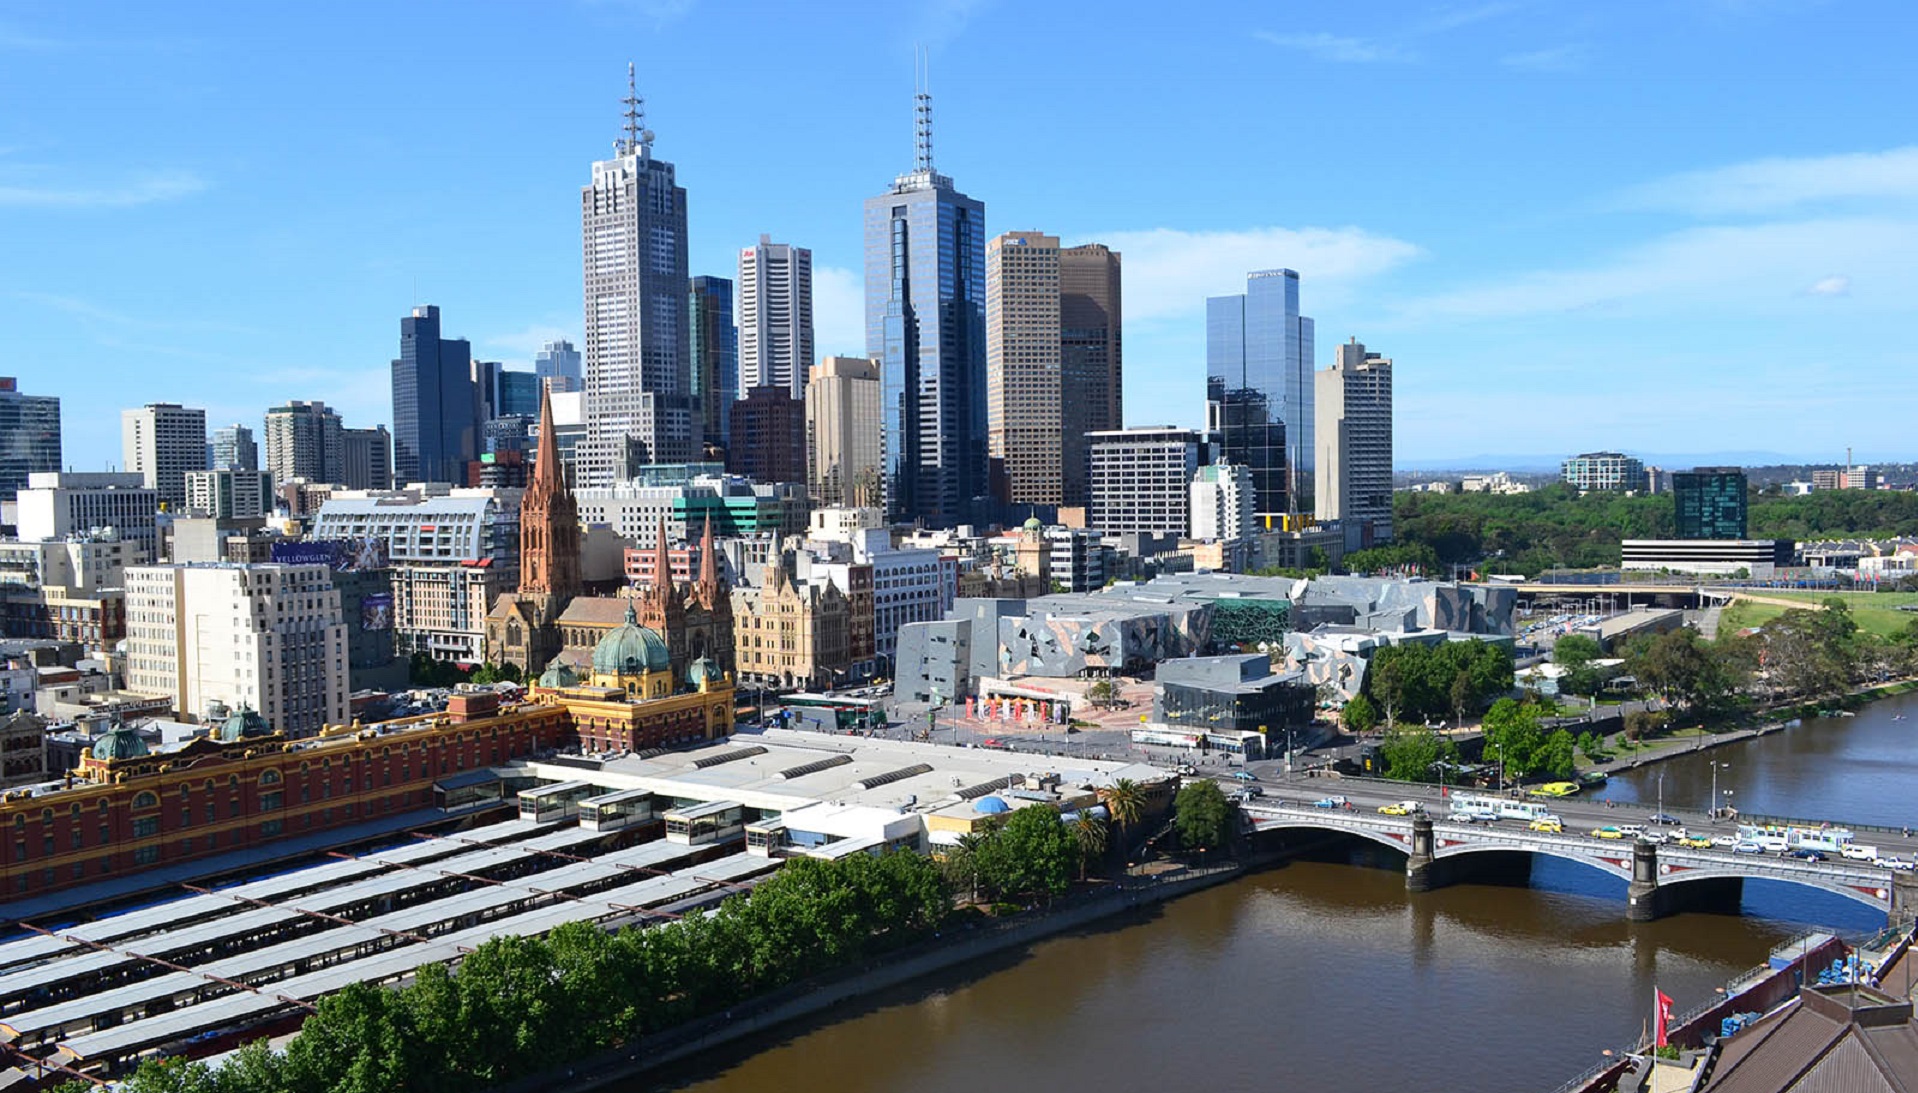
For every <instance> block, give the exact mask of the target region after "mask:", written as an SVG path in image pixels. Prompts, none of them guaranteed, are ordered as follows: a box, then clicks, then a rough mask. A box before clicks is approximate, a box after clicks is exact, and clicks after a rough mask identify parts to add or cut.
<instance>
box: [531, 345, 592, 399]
mask: <svg viewBox="0 0 1918 1093" xmlns="http://www.w3.org/2000/svg"><path fill="white" fill-rule="evenodd" d="M533 375H535V376H537V377H538V378H539V379H540V380H541V385H542V386H544V387H545V388H547V389H548V390H550V391H552V392H553V393H554V394H559V393H562V392H565V391H578V390H580V389H582V388H583V387H584V386H585V379H584V373H583V372H582V371H581V370H580V357H579V350H577V349H574V348H573V343H572V342H569V341H567V340H566V339H565V338H561V339H559V340H558V341H551V342H547V343H546V344H545V345H542V346H540V347H539V352H538V353H537V354H535V355H534V357H533Z"/></svg>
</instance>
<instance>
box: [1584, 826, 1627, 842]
mask: <svg viewBox="0 0 1918 1093" xmlns="http://www.w3.org/2000/svg"><path fill="white" fill-rule="evenodd" d="M1624 837H1625V833H1624V832H1623V831H1620V830H1619V829H1618V828H1616V827H1611V826H1609V825H1608V826H1605V827H1595V828H1593V829H1592V838H1594V839H1622V838H1624Z"/></svg>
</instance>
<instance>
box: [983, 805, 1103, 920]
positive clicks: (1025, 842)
mask: <svg viewBox="0 0 1918 1093" xmlns="http://www.w3.org/2000/svg"><path fill="white" fill-rule="evenodd" d="M980 858H981V861H980V872H981V874H982V875H983V876H984V877H985V887H987V888H989V889H990V890H992V891H993V892H995V893H997V894H999V895H1001V896H1007V897H1014V898H1034V899H1038V900H1041V901H1043V902H1046V903H1050V902H1051V901H1053V900H1054V899H1057V898H1058V897H1060V896H1063V895H1065V893H1066V889H1067V888H1069V887H1071V884H1072V870H1073V866H1074V865H1075V864H1076V863H1077V862H1078V860H1079V845H1078V842H1077V841H1076V840H1075V839H1074V838H1073V835H1072V832H1070V831H1068V830H1066V825H1065V821H1064V820H1062V819H1060V817H1059V814H1058V813H1057V812H1055V811H1053V810H1052V809H1050V808H1047V807H1045V806H1043V805H1030V806H1027V807H1025V808H1021V809H1018V810H1017V811H1015V812H1013V814H1012V815H1011V817H1009V818H1008V819H1007V820H1006V823H1005V826H1004V827H1002V828H1000V829H999V830H998V831H997V832H995V833H994V834H993V836H992V837H991V838H990V839H989V840H988V841H987V843H986V845H985V848H984V850H983V851H982V852H981V854H980Z"/></svg>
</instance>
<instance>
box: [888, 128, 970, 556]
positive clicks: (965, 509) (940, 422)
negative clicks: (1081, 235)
mask: <svg viewBox="0 0 1918 1093" xmlns="http://www.w3.org/2000/svg"><path fill="white" fill-rule="evenodd" d="M916 112H917V125H916V127H915V131H916V136H917V142H916V143H917V147H916V155H915V160H914V165H913V169H912V170H911V171H910V172H908V173H906V174H903V175H900V176H899V177H897V178H895V179H894V180H893V183H892V186H891V187H890V188H889V189H888V190H887V191H886V192H885V193H883V194H880V195H879V196H877V197H872V198H868V199H867V200H866V230H865V238H866V248H865V250H866V353H867V355H868V356H871V357H877V358H879V360H880V368H881V372H882V375H883V377H884V378H883V381H882V382H883V385H884V386H883V389H882V392H881V397H882V401H883V406H882V408H881V412H882V414H883V415H884V423H885V424H884V437H885V445H886V446H885V462H884V471H883V488H884V490H885V505H886V509H887V511H888V513H890V514H891V515H892V516H893V517H895V518H901V519H913V518H923V519H924V520H925V521H926V522H927V523H928V524H930V525H933V526H940V525H951V524H957V523H960V522H961V521H963V520H965V519H966V518H968V517H969V516H970V515H971V514H972V509H973V503H974V501H975V500H976V499H978V498H981V497H983V496H984V495H985V493H986V337H985V326H986V206H985V203H984V202H982V201H976V200H974V199H972V198H970V197H967V196H966V195H965V194H962V193H960V192H959V191H958V190H956V189H954V188H953V185H952V179H950V178H948V177H946V176H945V175H942V174H939V173H938V172H937V171H935V170H933V165H932V96H930V95H928V94H925V93H924V92H921V93H920V94H919V95H918V96H917V111H916Z"/></svg>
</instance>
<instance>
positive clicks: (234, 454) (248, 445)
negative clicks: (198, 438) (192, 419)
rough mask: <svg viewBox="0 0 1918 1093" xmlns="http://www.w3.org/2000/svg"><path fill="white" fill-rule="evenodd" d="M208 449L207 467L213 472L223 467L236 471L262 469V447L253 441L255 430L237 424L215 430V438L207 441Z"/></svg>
mask: <svg viewBox="0 0 1918 1093" xmlns="http://www.w3.org/2000/svg"><path fill="white" fill-rule="evenodd" d="M207 449H208V450H207V466H208V467H210V468H212V469H213V470H216V471H217V470H219V469H220V468H222V467H226V468H229V469H232V470H236V471H257V470H259V469H260V445H259V443H258V442H257V441H255V440H254V439H253V430H252V429H249V428H247V427H246V426H244V425H241V424H239V423H237V422H236V423H234V424H232V425H222V426H221V427H219V428H218V429H215V430H213V436H212V437H211V438H209V439H208V440H207Z"/></svg>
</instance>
